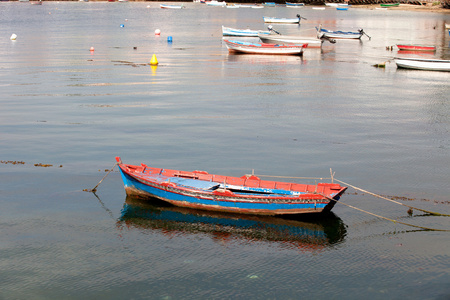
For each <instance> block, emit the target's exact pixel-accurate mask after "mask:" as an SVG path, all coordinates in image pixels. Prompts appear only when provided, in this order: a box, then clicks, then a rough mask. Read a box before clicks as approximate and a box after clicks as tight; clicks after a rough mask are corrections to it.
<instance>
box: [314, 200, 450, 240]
mask: <svg viewBox="0 0 450 300" xmlns="http://www.w3.org/2000/svg"><path fill="white" fill-rule="evenodd" d="M317 194H318V195H321V196H322V197H325V198H327V199H328V200H331V201H334V202H336V203H339V204H343V205H345V206H347V207H350V208H353V209H356V210H358V211H361V212H363V213H366V214H369V215H372V216H375V217H378V218H381V219H384V220H388V221H391V222H394V223H398V224H403V225H406V226H410V227H415V228H420V229H424V230H430V231H450V230H449V229H436V228H430V227H424V226H418V225H413V224H409V223H405V222H401V221H397V220H394V219H389V218H386V217H383V216H380V215H377V214H374V213H371V212H369V211H367V210H364V209H361V208H358V207H355V206H352V205H350V204H347V203H344V202H341V201H338V200H335V199H333V198H330V197H328V196H326V195H323V194H321V193H317Z"/></svg>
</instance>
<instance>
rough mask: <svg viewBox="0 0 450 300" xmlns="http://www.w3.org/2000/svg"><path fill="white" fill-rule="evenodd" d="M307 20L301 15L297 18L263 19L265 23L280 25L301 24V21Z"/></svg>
mask: <svg viewBox="0 0 450 300" xmlns="http://www.w3.org/2000/svg"><path fill="white" fill-rule="evenodd" d="M301 19H305V20H306V18H303V17H302V16H300V15H299V14H297V17H296V18H292V19H289V18H275V17H263V20H264V23H280V24H300V20H301Z"/></svg>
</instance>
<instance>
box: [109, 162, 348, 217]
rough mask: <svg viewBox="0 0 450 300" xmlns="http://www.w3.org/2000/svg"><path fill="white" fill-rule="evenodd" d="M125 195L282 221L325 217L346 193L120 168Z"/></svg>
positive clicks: (331, 186) (331, 187) (333, 187)
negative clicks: (306, 215)
mask: <svg viewBox="0 0 450 300" xmlns="http://www.w3.org/2000/svg"><path fill="white" fill-rule="evenodd" d="M116 161H117V163H118V165H119V169H120V173H121V175H122V179H123V182H124V187H125V191H126V193H127V195H130V196H139V197H143V198H147V199H151V198H157V199H159V200H162V201H165V202H168V203H170V204H173V205H175V206H180V207H186V208H195V209H202V210H210V211H221V212H230V213H239V214H256V215H283V214H302V213H321V212H327V211H330V210H331V209H332V208H333V206H334V205H335V203H336V201H338V200H339V197H340V196H341V195H342V194H343V193H344V192H345V190H346V189H347V188H346V187H343V186H341V185H339V184H335V183H315V184H297V183H289V182H279V181H269V180H261V179H260V178H258V177H257V176H255V175H244V176H242V177H230V176H222V175H213V174H209V173H207V172H205V171H193V172H186V171H179V170H170V169H161V168H153V167H148V166H146V165H145V164H141V165H140V166H137V165H129V164H123V163H122V161H121V159H120V157H116Z"/></svg>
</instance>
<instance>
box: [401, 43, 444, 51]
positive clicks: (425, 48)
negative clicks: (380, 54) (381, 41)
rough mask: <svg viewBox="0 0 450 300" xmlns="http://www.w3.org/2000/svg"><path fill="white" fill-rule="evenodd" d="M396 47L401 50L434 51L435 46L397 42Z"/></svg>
mask: <svg viewBox="0 0 450 300" xmlns="http://www.w3.org/2000/svg"><path fill="white" fill-rule="evenodd" d="M397 48H398V50H401V51H436V47H435V46H426V45H412V44H397Z"/></svg>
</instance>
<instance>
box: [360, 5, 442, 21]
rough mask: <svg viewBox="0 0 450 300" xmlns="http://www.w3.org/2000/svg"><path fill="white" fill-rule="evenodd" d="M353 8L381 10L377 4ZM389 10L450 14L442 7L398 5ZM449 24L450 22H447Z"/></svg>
mask: <svg viewBox="0 0 450 300" xmlns="http://www.w3.org/2000/svg"><path fill="white" fill-rule="evenodd" d="M353 7H354V8H365V9H378V8H381V7H380V5H379V4H368V5H366V4H361V5H353ZM387 9H389V10H408V11H423V12H436V13H446V14H450V9H448V8H443V7H442V5H413V4H400V5H399V6H394V7H389V8H387ZM449 22H450V20H449Z"/></svg>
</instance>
